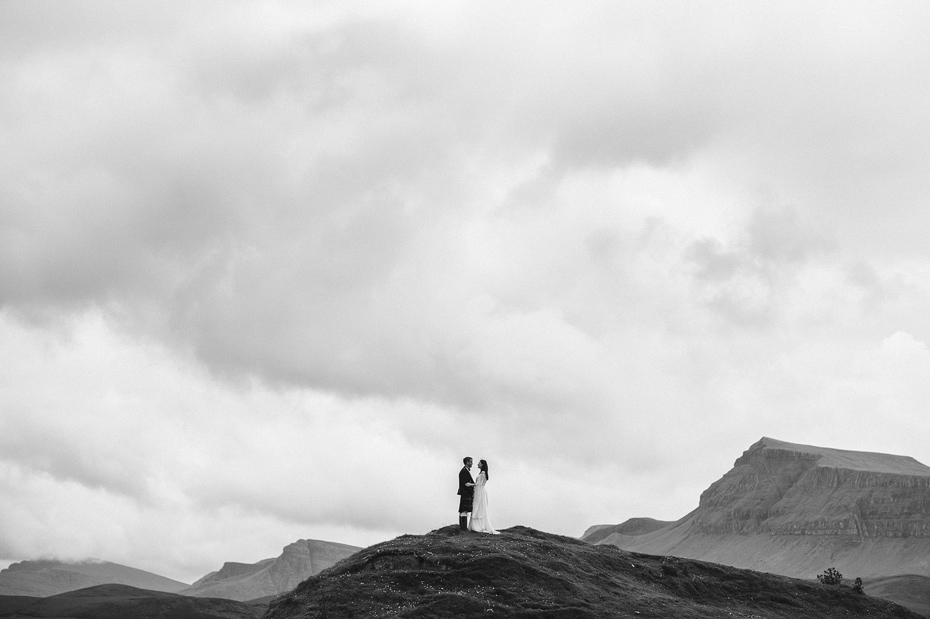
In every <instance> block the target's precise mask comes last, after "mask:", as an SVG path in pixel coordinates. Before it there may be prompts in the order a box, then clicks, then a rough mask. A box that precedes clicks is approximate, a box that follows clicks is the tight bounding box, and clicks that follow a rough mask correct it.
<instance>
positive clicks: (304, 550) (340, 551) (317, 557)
mask: <svg viewBox="0 0 930 619" xmlns="http://www.w3.org/2000/svg"><path fill="white" fill-rule="evenodd" d="M359 550H361V549H360V548H359V547H357V546H349V545H348V544H337V543H336V542H323V541H319V540H312V539H311V540H307V539H302V540H298V541H296V542H294V543H293V544H288V545H287V546H285V547H284V550H283V552H282V553H281V556H279V557H277V558H275V559H265V560H263V561H259V562H258V563H251V564H250V563H226V564H225V565H223V567H222V568H221V569H220V570H218V571H216V572H213V573H211V574H207V575H206V576H204V577H203V578H201V579H200V580H198V581H197V582H195V583H194V584H193V585H191V586H190V587H188V588H186V589H183V590H182V591H180V593H183V594H184V595H192V596H198V597H221V598H227V599H230V600H240V601H246V600H254V599H256V598H262V597H267V596H273V595H277V594H279V593H284V592H285V591H290V590H291V589H293V588H294V587H296V586H297V584H298V583H300V582H301V581H303V580H305V579H307V578H309V577H310V576H313V575H314V574H318V573H320V572H321V571H322V570H324V569H326V568H328V567H330V566H332V565H333V564H335V563H336V562H337V561H340V560H342V559H344V558H346V557H348V556H351V555H353V554H355V553H356V552H358V551H359Z"/></svg>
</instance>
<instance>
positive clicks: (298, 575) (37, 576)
mask: <svg viewBox="0 0 930 619" xmlns="http://www.w3.org/2000/svg"><path fill="white" fill-rule="evenodd" d="M358 550H360V548H358V547H357V546H349V545H347V544H338V543H335V542H324V541H319V540H298V541H296V542H294V543H293V544H289V545H287V546H286V547H285V548H284V551H283V552H282V554H281V555H280V556H279V557H277V558H272V559H265V560H263V561H259V562H258V563H251V564H248V563H226V564H225V565H223V567H222V568H221V569H220V570H218V571H216V572H211V573H210V574H207V575H206V576H204V577H203V578H201V579H199V580H198V581H196V582H195V583H194V584H193V585H188V584H186V583H183V582H179V581H176V580H171V579H170V578H165V577H164V576H159V575H157V574H152V573H151V572H146V571H144V570H139V569H136V568H132V567H127V566H125V565H119V564H118V563H111V562H109V561H79V562H74V563H68V562H63V561H52V560H48V561H45V560H43V561H22V562H20V563H14V564H12V565H10V567H8V568H7V569H5V570H2V571H0V596H27V597H48V596H54V595H58V594H62V593H67V592H69V591H76V590H79V589H86V588H88V587H95V586H98V585H107V584H116V585H126V586H129V587H135V588H137V589H141V590H145V591H149V592H166V593H178V594H182V595H185V596H194V597H204V598H207V597H209V598H225V599H229V600H238V601H248V600H254V599H256V598H264V597H269V596H275V595H278V594H280V593H284V592H285V591H290V590H291V589H293V588H294V587H295V586H296V585H297V584H298V583H299V582H301V581H302V580H304V579H306V578H309V577H310V576H313V575H315V574H318V573H319V572H320V571H321V570H324V569H326V568H327V567H330V566H331V565H333V564H335V563H336V562H337V561H340V560H341V559H344V558H346V557H348V556H350V555H353V554H355V553H356V552H357V551H358Z"/></svg>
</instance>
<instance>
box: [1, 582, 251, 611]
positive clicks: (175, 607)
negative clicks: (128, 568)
mask: <svg viewBox="0 0 930 619" xmlns="http://www.w3.org/2000/svg"><path fill="white" fill-rule="evenodd" d="M263 610H264V609H263V608H262V607H256V606H250V605H248V604H243V603H241V602H236V601H233V600H223V599H207V598H191V597H186V596H183V595H177V594H173V593H166V592H162V591H145V590H143V589H137V588H135V587H128V586H126V585H99V586H96V587H89V588H87V589H81V590H78V591H69V592H68V593H62V594H59V595H53V596H50V597H44V598H28V597H21V596H20V597H8V596H0V617H47V618H55V619H61V618H67V619H151V618H153V617H170V618H171V619H258V617H260V616H261V613H262V611H263Z"/></svg>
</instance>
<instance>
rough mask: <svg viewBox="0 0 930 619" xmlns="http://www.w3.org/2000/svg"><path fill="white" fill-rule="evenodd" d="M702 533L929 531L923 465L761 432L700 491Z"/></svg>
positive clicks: (929, 492)
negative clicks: (788, 440) (727, 469)
mask: <svg viewBox="0 0 930 619" xmlns="http://www.w3.org/2000/svg"><path fill="white" fill-rule="evenodd" d="M694 522H695V525H696V526H697V527H698V528H699V529H700V530H701V531H704V532H706V533H756V532H765V533H774V534H776V535H851V536H854V537H857V538H859V539H863V538H874V537H928V536H930V467H927V466H924V465H923V464H921V463H920V462H918V461H917V460H914V459H913V458H910V457H907V456H891V455H887V454H878V453H862V452H855V451H842V450H839V449H826V448H823V447H809V446H806V445H795V444H793V443H785V442H782V441H777V440H774V439H770V438H763V439H762V440H760V441H759V442H758V443H756V444H755V445H753V446H752V447H750V448H749V449H748V450H747V451H746V452H745V453H744V454H743V455H742V456H741V457H740V458H739V459H738V460H737V461H736V463H735V464H734V465H733V469H732V470H731V471H730V472H728V473H727V474H726V475H724V476H723V477H722V478H721V479H720V480H718V481H716V482H715V483H713V484H711V486H710V488H708V489H707V490H705V491H704V493H703V494H702V495H701V502H700V506H699V507H698V509H697V512H696V513H695V515H694Z"/></svg>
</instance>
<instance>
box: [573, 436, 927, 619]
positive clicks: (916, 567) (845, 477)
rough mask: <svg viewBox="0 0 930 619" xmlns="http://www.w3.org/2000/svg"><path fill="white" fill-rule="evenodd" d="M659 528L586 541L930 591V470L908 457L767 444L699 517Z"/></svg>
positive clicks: (623, 529)
mask: <svg viewBox="0 0 930 619" xmlns="http://www.w3.org/2000/svg"><path fill="white" fill-rule="evenodd" d="M649 521H650V519H642V518H637V519H633V520H631V521H627V522H625V523H622V524H620V525H613V526H607V525H598V526H595V527H591V528H589V529H588V530H587V531H586V532H585V534H584V536H582V539H583V540H586V541H590V542H592V543H596V544H611V545H614V546H617V547H619V548H622V549H624V550H630V551H635V552H642V553H649V554H656V555H674V556H678V557H687V558H692V559H700V560H704V561H712V562H715V563H722V564H725V565H732V566H735V567H741V568H751V569H754V570H759V571H763V572H771V573H775V574H782V575H786V576H794V577H798V578H809V579H813V578H814V577H815V576H816V575H818V574H820V573H822V572H823V571H824V570H825V569H827V568H829V567H836V568H837V569H838V570H839V571H840V572H841V573H842V574H844V575H845V576H846V577H847V578H850V579H851V578H855V577H862V578H864V579H868V580H871V581H873V582H875V583H876V584H879V583H881V586H882V587H884V588H885V589H886V590H889V591H891V590H892V589H893V587H891V585H890V584H889V581H888V580H887V578H888V577H891V576H897V575H902V574H913V575H917V576H919V577H921V578H917V579H916V580H915V579H911V580H908V581H907V584H908V586H911V587H912V589H913V586H917V587H923V588H924V589H926V588H927V586H928V584H930V580H928V578H927V577H930V467H927V466H925V465H923V464H921V463H920V462H918V461H917V460H915V459H913V458H910V457H907V456H894V455H888V454H880V453H867V452H856V451H845V450H839V449H830V448H825V447H812V446H809V445H798V444H793V443H786V442H783V441H779V440H775V439H771V438H762V439H761V440H760V441H758V442H757V443H755V444H754V445H752V446H751V447H750V448H749V449H748V450H746V451H745V452H744V453H743V455H742V456H740V457H739V458H738V459H737V460H736V462H735V463H734V465H733V468H732V469H731V470H730V471H729V472H728V473H726V474H725V475H724V476H723V477H722V478H721V479H719V480H718V481H716V482H714V483H713V484H711V486H710V487H709V488H708V489H707V490H705V491H704V492H703V493H702V494H701V498H700V503H699V505H698V507H697V509H695V510H694V511H692V512H691V513H689V514H687V515H685V516H684V517H683V518H681V519H680V520H677V521H675V522H671V523H664V524H663V523H661V522H660V521H651V522H652V523H654V524H663V526H660V527H659V528H655V529H652V530H650V526H643V522H646V523H647V524H648V522H649ZM902 582H903V581H900V580H896V581H895V583H898V585H900V584H901V583H902ZM914 583H917V585H915V584H914ZM898 585H896V586H898ZM912 593H913V591H912ZM909 595H910V594H909ZM920 595H921V596H923V595H924V594H923V593H921V594H920ZM912 606H914V605H913V604H912Z"/></svg>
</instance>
